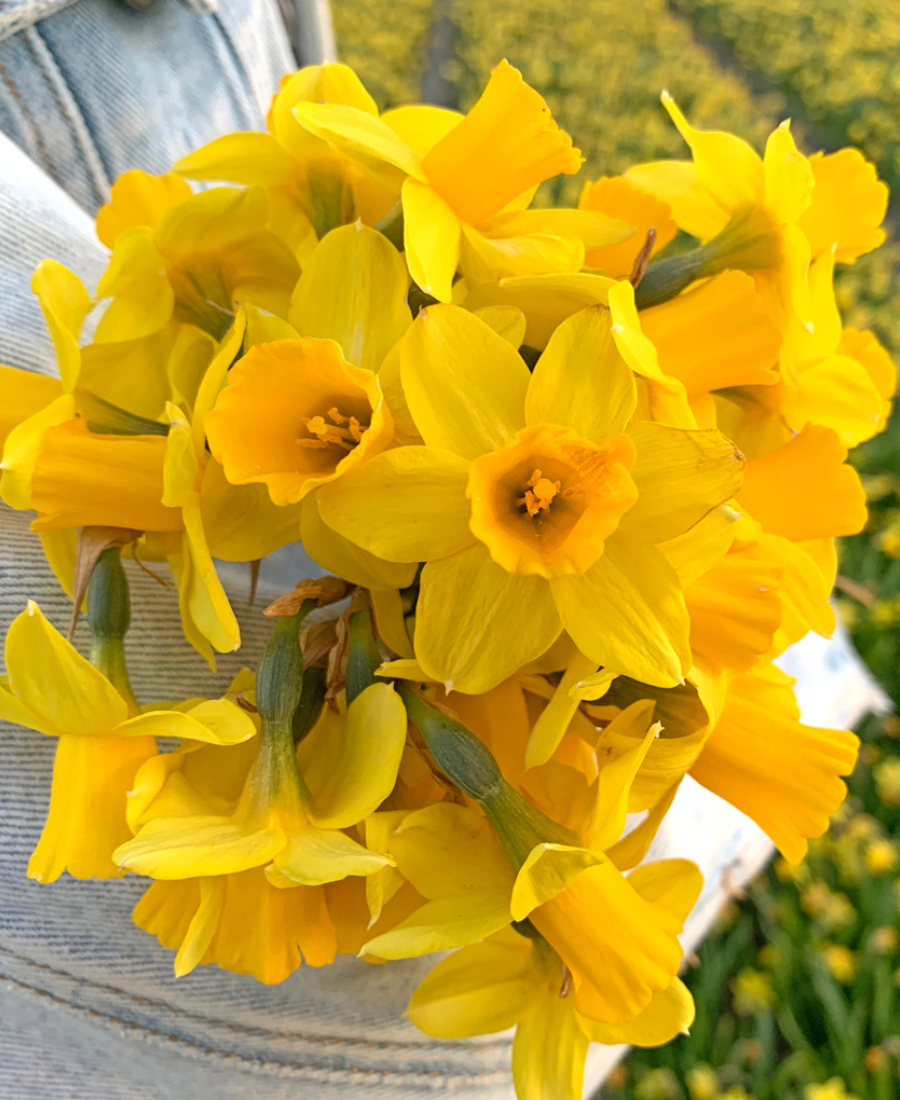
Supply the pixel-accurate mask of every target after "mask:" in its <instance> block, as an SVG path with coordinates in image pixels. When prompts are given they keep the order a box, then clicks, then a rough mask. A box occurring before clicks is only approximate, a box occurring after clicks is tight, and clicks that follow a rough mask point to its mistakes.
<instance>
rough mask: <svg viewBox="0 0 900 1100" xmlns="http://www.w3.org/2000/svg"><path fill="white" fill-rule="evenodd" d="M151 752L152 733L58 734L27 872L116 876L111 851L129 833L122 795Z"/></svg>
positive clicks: (45, 876)
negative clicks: (46, 802) (44, 817)
mask: <svg viewBox="0 0 900 1100" xmlns="http://www.w3.org/2000/svg"><path fill="white" fill-rule="evenodd" d="M155 752H156V742H155V741H153V740H152V739H151V738H146V739H145V738H138V739H135V740H131V739H124V738H119V737H105V736H99V737H73V736H69V735H68V734H63V735H62V736H61V737H60V739H59V744H58V745H57V747H56V759H55V761H54V764H53V786H52V789H51V792H50V809H49V811H48V813H47V820H46V822H45V824H44V829H43V832H42V833H41V838H40V840H39V841H38V844H37V847H36V848H35V850H34V853H33V854H32V856H31V859H30V860H29V862H28V877H29V878H33V879H36V880H37V881H38V882H55V881H56V879H58V878H59V876H60V875H61V874H62V873H63V871H68V872H69V874H70V875H71V876H72V877H73V878H104V879H105V878H114V877H116V876H117V875H118V874H119V873H120V872H119V869H118V867H117V865H116V863H115V862H114V860H113V858H112V853H113V850H114V849H115V847H116V846H117V845H119V844H121V843H122V842H123V841H125V840H127V839H128V838H129V837H130V835H131V833H130V831H129V829H128V825H127V824H126V821H125V797H126V794H127V792H128V790H129V789H130V787H131V784H132V782H133V781H134V776H135V773H136V772H137V770H138V768H139V767H140V765H141V764H142V763H143V762H144V761H145V760H146V759H147V758H148V757H149V756H152V755H153V754H154V753H155Z"/></svg>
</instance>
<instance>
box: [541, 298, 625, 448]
mask: <svg viewBox="0 0 900 1100" xmlns="http://www.w3.org/2000/svg"><path fill="white" fill-rule="evenodd" d="M636 406H637V391H636V389H635V385H634V376H633V374H632V372H631V369H630V368H629V367H628V366H627V365H626V363H625V361H624V359H623V358H622V356H621V354H620V352H619V350H618V348H617V346H616V341H615V338H614V336H613V333H612V315H611V314H610V312H609V310H607V309H603V308H602V307H598V306H595V307H594V308H593V309H585V310H582V311H581V312H580V313H576V314H575V315H574V316H573V317H570V318H568V320H566V321H563V323H562V324H561V325H560V326H559V328H558V329H557V330H556V331H555V332H554V334H553V335H552V336H551V337H550V342H549V343H548V344H547V347H546V350H545V351H544V354H543V355H542V356H541V357H540V359H539V360H538V363H537V366H536V367H535V368H534V373H533V374H532V376H531V383H530V385H529V387H528V393H527V396H526V398H525V419H526V422H527V423H528V424H544V423H552V424H564V425H567V426H569V427H572V428H574V429H575V430H576V431H577V432H578V434H579V435H581V436H583V437H584V438H585V439H591V440H601V439H610V438H612V437H614V436H617V435H619V434H620V433H621V432H623V431H624V430H625V427H626V425H627V424H628V422H629V420H630V419H631V417H632V416H633V415H634V411H635V408H636Z"/></svg>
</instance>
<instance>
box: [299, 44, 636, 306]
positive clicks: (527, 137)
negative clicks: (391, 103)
mask: <svg viewBox="0 0 900 1100" xmlns="http://www.w3.org/2000/svg"><path fill="white" fill-rule="evenodd" d="M407 110H409V109H407ZM444 114H445V116H446V121H445V123H444V126H443V132H440V131H439V128H438V127H436V126H433V125H432V126H429V127H423V126H422V125H421V122H420V121H419V119H418V116H417V118H416V122H417V123H418V124H417V125H416V126H415V127H413V126H412V125H411V122H412V120H411V119H410V118H409V117H408V116H404V115H402V112H401V111H398V112H396V115H397V116H398V117H397V120H396V122H395V128H392V126H391V125H390V122H389V120H388V119H387V118H386V119H383V120H381V119H378V118H377V117H375V116H374V115H372V114H370V113H367V112H365V111H362V110H360V109H359V108H357V107H352V106H337V105H330V104H314V103H300V104H298V105H297V106H296V107H295V108H294V115H295V117H296V118H297V120H298V121H299V122H300V123H301V125H303V126H305V127H306V128H307V129H308V130H309V131H310V133H312V134H315V135H316V136H318V137H320V138H322V139H324V140H326V141H328V142H330V143H331V144H332V145H333V146H334V147H335V148H337V149H339V150H340V151H341V152H343V153H344V154H345V155H346V156H347V157H349V158H350V159H352V160H354V161H355V162H356V163H357V164H358V165H359V167H360V168H361V170H362V171H367V172H369V173H372V174H374V175H375V176H376V177H377V178H379V179H382V180H385V181H386V182H387V183H388V184H389V185H391V184H392V185H393V186H394V187H395V188H396V189H397V190H398V191H399V192H400V200H401V206H402V213H403V239H404V248H405V252H406V260H407V263H408V265H409V270H410V274H411V275H412V277H413V279H414V280H415V282H416V283H417V284H418V285H419V286H420V287H421V288H422V289H423V290H424V291H426V292H427V293H428V294H431V295H432V296H433V297H435V298H437V299H438V300H439V301H442V302H449V301H450V297H451V287H452V282H453V278H454V275H455V273H456V270H457V267H458V266H459V265H460V261H462V262H463V267H464V270H467V269H468V270H470V273H471V274H473V275H474V276H475V278H476V281H481V280H482V279H485V278H486V279H488V280H490V279H495V278H499V277H502V276H505V275H514V274H540V273H542V272H547V271H572V270H575V271H577V270H578V269H579V268H580V267H581V265H582V262H583V259H584V250H585V248H598V247H601V246H603V245H613V244H617V243H618V242H620V241H622V240H624V239H626V238H627V237H630V236H631V235H632V233H633V232H634V227H633V226H632V225H630V224H628V223H626V222H622V221H620V220H618V219H612V218H609V217H607V216H606V215H605V214H602V213H599V212H597V211H591V210H582V211H571V210H526V209H524V207H525V206H527V205H528V202H529V201H530V199H531V196H532V194H533V191H534V188H536V187H537V185H538V184H540V183H541V182H543V181H544V180H547V179H550V178H552V177H553V176H556V175H558V174H560V173H566V174H572V173H574V172H577V171H578V169H579V168H580V167H581V164H582V157H581V153H580V152H579V150H577V149H575V148H573V147H572V140H571V138H570V137H569V135H568V134H566V133H565V132H564V131H562V130H561V129H560V128H559V126H557V124H556V123H555V122H554V121H553V119H552V117H551V116H550V111H549V109H548V107H547V104H546V103H545V102H544V100H543V99H542V98H541V96H540V95H538V93H537V92H536V91H535V90H534V89H533V88H531V87H529V86H528V85H527V84H526V83H525V82H524V80H523V79H522V76H521V74H520V73H519V72H518V70H516V69H514V68H513V67H512V66H511V65H509V64H508V63H507V62H505V61H504V62H501V63H500V64H499V65H498V66H497V67H496V68H495V69H494V70H493V72H492V73H491V77H490V80H489V81H488V84H487V87H486V88H485V90H484V92H483V94H482V96H481V98H480V99H479V100H478V102H477V103H476V104H475V106H474V107H473V108H472V110H471V111H469V113H468V114H467V115H466V116H465V117H458V116H457V117H454V116H453V115H451V114H450V113H449V112H445V113H444Z"/></svg>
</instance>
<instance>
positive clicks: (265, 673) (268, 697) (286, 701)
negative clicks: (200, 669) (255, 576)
mask: <svg viewBox="0 0 900 1100" xmlns="http://www.w3.org/2000/svg"><path fill="white" fill-rule="evenodd" d="M315 606H316V601H315V600H305V601H304V602H303V604H302V606H301V608H300V610H299V611H298V612H297V614H296V615H285V616H283V617H282V618H280V619H278V620H277V622H276V624H275V629H274V630H273V631H272V637H271V638H270V639H269V641H268V644H267V645H266V648H265V650H264V651H263V655H262V658H261V660H260V662H259V668H258V669H257V673H256V709H257V710H258V712H259V716H260V718H261V719H262V720H263V722H265V723H269V724H273V725H279V726H285V727H288V728H289V727H290V725H291V723H292V722H293V719H294V713H295V711H296V710H297V705H298V703H299V702H300V693H301V686H302V677H303V654H302V653H301V652H300V624H301V623H302V622H303V620H304V619H305V618H306V616H307V615H308V614H309V613H310V611H312V609H313V608H314V607H315Z"/></svg>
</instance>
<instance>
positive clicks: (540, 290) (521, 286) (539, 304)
mask: <svg viewBox="0 0 900 1100" xmlns="http://www.w3.org/2000/svg"><path fill="white" fill-rule="evenodd" d="M615 285H616V284H615V282H614V280H612V279H607V278H605V277H604V276H602V275H592V274H590V273H589V272H587V271H576V272H573V273H570V274H562V275H560V274H556V275H519V276H515V277H512V278H508V279H504V280H503V282H502V283H501V284H500V285H499V286H493V285H489V284H488V285H484V286H480V287H476V288H475V289H474V290H473V291H471V292H470V293H469V294H468V296H467V297H466V306H467V307H468V308H469V309H474V310H478V309H481V308H483V307H485V306H489V305H490V306H496V305H506V306H515V307H516V308H517V309H521V310H522V311H523V313H524V314H525V316H526V318H527V320H528V327H527V329H526V331H525V340H524V343H526V344H528V345H529V347H533V348H543V347H546V345H547V341H548V340H549V339H550V336H551V335H552V333H553V331H554V329H555V328H556V327H557V326H558V325H559V324H561V323H562V322H563V321H564V320H565V319H566V318H567V317H569V316H571V315H572V314H573V313H577V312H578V311H579V310H580V309H585V308H586V307H587V306H594V305H604V306H605V305H608V303H609V290H610V288H611V287H613V286H615Z"/></svg>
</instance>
